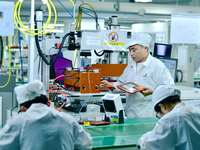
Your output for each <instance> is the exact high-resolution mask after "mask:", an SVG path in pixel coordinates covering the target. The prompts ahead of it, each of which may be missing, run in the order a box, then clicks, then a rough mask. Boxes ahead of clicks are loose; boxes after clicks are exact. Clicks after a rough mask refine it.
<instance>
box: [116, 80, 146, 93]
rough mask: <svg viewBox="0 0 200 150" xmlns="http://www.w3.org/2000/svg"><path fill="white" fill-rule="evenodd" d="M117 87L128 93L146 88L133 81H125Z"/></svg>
mask: <svg viewBox="0 0 200 150" xmlns="http://www.w3.org/2000/svg"><path fill="white" fill-rule="evenodd" d="M117 87H118V88H119V89H121V90H123V91H125V92H127V93H130V94H133V93H136V92H140V91H143V90H144V88H143V87H142V86H140V85H138V84H136V83H133V82H127V83H123V84H120V85H117Z"/></svg>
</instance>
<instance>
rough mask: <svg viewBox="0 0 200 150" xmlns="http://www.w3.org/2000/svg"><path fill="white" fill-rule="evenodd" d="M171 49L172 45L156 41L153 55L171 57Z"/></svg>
mask: <svg viewBox="0 0 200 150" xmlns="http://www.w3.org/2000/svg"><path fill="white" fill-rule="evenodd" d="M171 50H172V45H169V44H161V43H155V45H154V53H153V56H154V57H163V58H170V57H171Z"/></svg>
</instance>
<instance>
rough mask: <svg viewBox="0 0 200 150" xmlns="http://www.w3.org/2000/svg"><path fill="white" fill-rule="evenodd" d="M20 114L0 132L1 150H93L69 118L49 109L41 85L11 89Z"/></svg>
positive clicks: (79, 129) (84, 132) (33, 83)
mask: <svg viewBox="0 0 200 150" xmlns="http://www.w3.org/2000/svg"><path fill="white" fill-rule="evenodd" d="M14 91H15V93H16V95H17V101H18V103H19V107H20V109H21V111H22V113H20V114H19V115H17V116H15V117H14V118H13V119H12V120H10V121H8V122H7V123H6V125H5V126H4V128H3V129H1V130H0V150H72V149H81V150H82V149H92V138H91V136H90V134H89V133H87V132H86V131H85V130H84V129H83V128H82V126H80V125H79V124H78V122H77V121H76V120H75V119H74V118H73V117H71V116H69V115H67V114H65V113H61V112H58V111H56V110H55V109H54V108H50V107H48V106H50V102H49V101H48V99H47V97H46V91H45V89H44V85H43V83H42V82H40V81H39V80H34V81H33V82H30V83H28V84H25V85H20V86H17V87H15V89H14Z"/></svg>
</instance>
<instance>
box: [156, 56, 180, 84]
mask: <svg viewBox="0 0 200 150" xmlns="http://www.w3.org/2000/svg"><path fill="white" fill-rule="evenodd" d="M158 59H159V60H161V61H162V62H163V63H164V65H165V66H166V67H167V68H168V69H169V72H170V74H171V76H172V78H173V79H174V82H176V74H177V65H178V59H174V58H158Z"/></svg>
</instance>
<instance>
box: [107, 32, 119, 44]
mask: <svg viewBox="0 0 200 150" xmlns="http://www.w3.org/2000/svg"><path fill="white" fill-rule="evenodd" d="M108 39H109V40H110V41H111V42H117V40H118V39H119V35H118V34H117V33H116V32H111V33H110V34H109V35H108Z"/></svg>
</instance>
